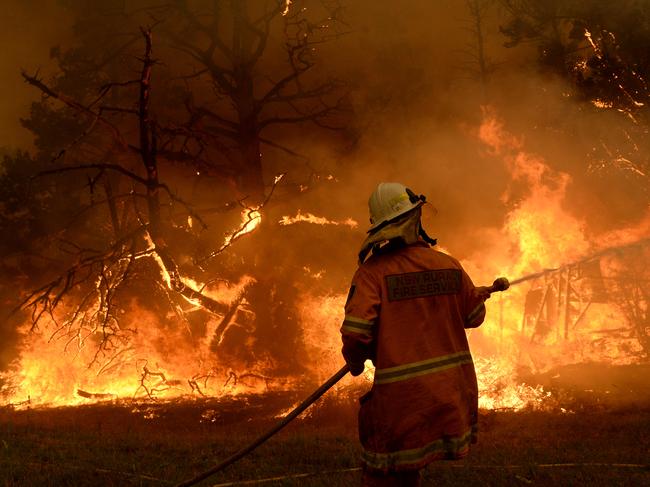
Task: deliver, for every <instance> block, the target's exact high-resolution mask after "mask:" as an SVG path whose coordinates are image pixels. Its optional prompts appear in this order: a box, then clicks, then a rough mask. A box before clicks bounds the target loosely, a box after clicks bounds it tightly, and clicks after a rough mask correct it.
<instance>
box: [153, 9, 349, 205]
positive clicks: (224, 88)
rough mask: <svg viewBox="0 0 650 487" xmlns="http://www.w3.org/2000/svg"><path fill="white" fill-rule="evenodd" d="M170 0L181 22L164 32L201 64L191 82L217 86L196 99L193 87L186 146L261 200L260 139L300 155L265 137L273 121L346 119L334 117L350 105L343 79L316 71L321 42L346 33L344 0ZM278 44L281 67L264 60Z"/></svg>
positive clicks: (328, 125) (330, 123) (332, 122)
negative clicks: (317, 0)
mask: <svg viewBox="0 0 650 487" xmlns="http://www.w3.org/2000/svg"><path fill="white" fill-rule="evenodd" d="M172 5H173V10H172V13H173V18H174V19H179V20H178V21H175V22H174V23H173V25H172V24H171V23H168V24H166V30H165V35H167V36H168V38H169V39H171V45H172V46H173V47H174V48H175V49H177V50H179V51H180V52H182V53H184V54H185V55H187V56H188V57H189V59H191V60H192V61H193V63H194V64H195V68H194V72H193V73H192V74H191V75H189V76H185V81H188V80H190V79H192V80H195V81H196V80H198V81H199V82H204V81H207V82H208V84H209V86H210V87H211V90H210V93H212V96H211V97H210V98H209V99H205V100H201V101H198V100H197V99H196V98H197V95H196V93H198V92H200V91H201V90H200V89H192V90H191V91H190V92H189V93H188V97H187V100H186V109H187V111H188V113H189V118H188V120H187V121H186V123H185V124H183V125H182V126H178V127H177V128H176V129H177V130H179V131H184V132H185V133H186V134H187V137H188V138H187V140H185V141H184V144H185V145H184V147H183V148H182V150H183V151H185V152H188V151H189V152H190V153H191V154H192V158H193V159H194V160H204V161H206V163H205V165H204V169H205V170H206V171H208V172H210V173H213V174H214V173H216V174H220V175H222V176H224V177H226V178H227V179H229V180H231V181H232V183H233V185H234V187H235V188H236V189H237V190H238V192H239V194H240V197H241V198H245V197H248V198H249V200H248V201H250V205H252V206H254V205H257V204H259V203H260V202H261V201H263V200H264V199H265V196H264V193H265V181H264V171H263V163H262V154H263V146H268V147H273V148H275V149H279V150H281V151H283V152H284V153H285V154H289V155H291V156H295V155H297V154H296V153H295V152H294V151H293V150H292V149H291V148H289V147H287V146H285V145H284V144H283V143H282V142H281V141H280V140H278V139H277V138H275V137H274V136H273V135H268V134H270V133H271V131H272V128H273V127H277V126H281V125H287V124H300V123H306V122H311V123H314V124H316V125H317V126H319V127H322V128H325V129H331V130H336V129H339V128H341V127H342V124H341V122H340V120H338V119H337V116H339V115H340V114H341V112H342V111H343V109H344V105H345V92H344V91H343V89H342V88H343V83H341V82H340V81H339V80H336V79H329V78H325V79H322V78H320V77H318V76H317V75H316V73H314V67H315V66H316V65H317V60H316V53H317V49H318V48H319V47H321V45H322V44H324V43H326V42H328V41H329V40H331V39H334V38H336V37H338V36H340V35H341V34H342V30H341V29H342V23H341V20H340V15H341V7H340V5H339V4H338V2H334V1H331V2H329V3H321V4H320V5H315V4H314V3H311V4H308V3H307V2H302V1H296V2H292V3H291V5H289V4H288V3H287V2H286V1H284V0H266V1H249V0H236V1H235V0H226V1H223V0H222V1H219V0H210V1H207V0H206V1H198V2H189V1H188V0H177V1H175V2H173V3H172ZM312 11H314V13H312ZM271 41H274V42H273V44H274V45H273V46H272V45H271V44H272V43H271ZM278 45H279V46H281V48H282V49H283V50H284V52H285V54H284V58H285V62H284V65H283V66H281V67H278V66H277V65H268V64H265V59H264V56H265V54H266V53H267V51H272V55H276V54H277V49H278ZM194 86H195V85H194ZM210 147H214V148H216V151H214V150H213V151H211V150H210ZM176 149H178V148H176ZM175 152H179V151H178V150H176V151H175ZM208 153H210V155H209V157H204V156H205V155H206V154H208ZM207 161H210V162H207Z"/></svg>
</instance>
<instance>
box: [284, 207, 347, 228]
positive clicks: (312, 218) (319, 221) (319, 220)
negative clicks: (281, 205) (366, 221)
mask: <svg viewBox="0 0 650 487" xmlns="http://www.w3.org/2000/svg"><path fill="white" fill-rule="evenodd" d="M299 222H304V223H313V224H314V225H337V226H338V225H344V226H346V227H350V228H357V227H358V226H359V222H357V221H356V220H353V219H352V218H346V219H345V220H341V221H336V220H330V219H328V218H325V217H322V216H316V215H314V214H313V213H302V212H301V211H300V210H298V213H296V215H295V216H289V215H284V216H283V217H282V219H281V220H280V221H279V222H278V223H280V225H293V224H295V223H299Z"/></svg>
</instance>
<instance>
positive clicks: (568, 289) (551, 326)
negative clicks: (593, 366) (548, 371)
mask: <svg viewBox="0 0 650 487" xmlns="http://www.w3.org/2000/svg"><path fill="white" fill-rule="evenodd" d="M649 253H650V238H646V239H642V240H638V241H636V242H633V243H629V244H626V245H621V246H616V247H608V248H606V249H603V250H601V251H599V252H597V253H595V254H592V255H590V256H588V257H585V258H583V259H581V260H578V261H576V262H572V263H569V264H565V265H562V266H560V267H557V268H554V269H546V270H544V271H541V272H538V273H535V274H531V275H529V276H526V277H523V278H521V279H517V280H516V281H513V283H512V284H513V285H514V284H518V283H521V282H525V281H531V282H532V286H531V288H530V290H529V291H528V292H527V294H526V296H525V300H524V309H523V313H522V319H521V325H520V331H521V334H522V335H524V336H525V337H527V338H528V340H529V341H530V343H541V342H542V341H552V342H560V341H571V340H572V339H573V335H574V334H576V333H577V332H578V331H580V329H581V327H582V326H584V325H585V324H586V323H587V322H589V321H590V317H593V316H594V315H596V314H597V313H599V311H600V310H601V309H602V308H603V307H609V306H612V305H615V306H616V307H618V308H619V309H620V310H621V311H622V312H623V314H624V315H625V317H626V319H627V321H628V326H620V325H621V324H617V326H614V327H611V328H601V329H589V333H590V334H591V335H592V337H593V340H594V341H598V340H603V339H605V337H607V336H611V337H616V338H623V337H625V338H634V339H636V340H638V341H639V344H640V346H641V347H642V351H641V352H642V354H644V355H645V356H646V357H647V356H650V272H648V268H647V266H645V265H643V262H644V261H647V260H646V259H647V256H648V254H649ZM499 321H500V324H501V326H503V314H502V311H501V312H500V313H499ZM630 334H631V336H630Z"/></svg>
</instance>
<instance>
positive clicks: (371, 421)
mask: <svg viewBox="0 0 650 487" xmlns="http://www.w3.org/2000/svg"><path fill="white" fill-rule="evenodd" d="M424 203H425V197H424V196H422V195H419V196H418V195H416V194H415V193H414V192H413V191H411V190H409V189H408V188H406V187H405V186H404V185H403V184H399V183H381V184H379V186H378V187H377V189H376V190H375V191H374V193H373V194H372V195H371V197H370V200H369V209H370V223H371V226H370V229H369V230H368V237H367V238H366V240H365V242H364V243H363V246H362V248H361V251H360V253H359V267H358V269H357V271H356V273H355V274H354V277H353V279H352V285H351V287H350V292H349V294H348V299H347V302H346V304H345V319H344V321H343V325H342V326H341V334H342V339H343V357H344V358H345V361H346V362H347V364H348V365H349V367H350V370H351V373H352V375H359V374H361V373H362V372H363V370H364V362H365V361H366V360H371V361H372V362H373V364H374V365H375V379H374V384H373V386H372V388H371V389H370V391H369V392H368V393H367V394H365V395H364V396H362V397H361V399H360V403H361V407H360V410H359V438H360V440H361V444H362V446H363V453H362V462H363V465H364V469H363V470H364V473H363V481H362V485H364V486H417V485H419V483H420V472H421V469H422V468H423V467H424V466H425V465H427V464H428V463H430V462H432V461H434V460H439V459H459V458H462V457H464V456H465V455H467V453H468V449H469V445H470V443H473V442H475V441H476V433H477V428H476V427H477V413H478V388H477V383H476V374H475V371H474V365H473V363H472V357H471V355H470V351H469V345H468V342H467V337H466V335H465V328H474V327H477V326H479V325H480V324H481V323H482V322H483V319H484V317H485V305H484V301H485V299H487V298H488V297H489V291H488V288H486V287H475V286H474V284H473V283H472V280H471V279H470V278H469V276H468V275H467V274H466V273H465V271H464V270H463V268H462V266H461V265H460V263H459V262H458V261H457V260H456V259H454V258H453V257H450V256H449V255H447V254H444V253H442V252H438V251H436V250H434V249H433V248H432V247H433V246H434V245H435V244H436V241H435V240H434V239H432V238H430V237H429V236H428V235H427V234H426V232H425V231H424V230H423V228H422V225H421V222H420V218H421V212H422V205H423V204H424ZM368 254H372V255H371V256H370V257H369V258H368V259H367V260H366V257H367V256H368Z"/></svg>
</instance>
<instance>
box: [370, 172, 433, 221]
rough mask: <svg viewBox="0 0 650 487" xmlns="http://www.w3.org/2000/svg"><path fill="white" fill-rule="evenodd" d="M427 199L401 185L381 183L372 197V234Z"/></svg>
mask: <svg viewBox="0 0 650 487" xmlns="http://www.w3.org/2000/svg"><path fill="white" fill-rule="evenodd" d="M425 201H426V198H425V197H424V196H423V195H419V196H418V195H416V194H415V193H414V192H413V191H411V190H410V189H408V188H407V187H406V186H404V185H403V184H401V183H379V185H378V186H377V189H375V191H374V192H373V193H372V195H370V199H369V200H368V208H369V210H370V228H369V229H368V232H372V231H373V230H376V229H378V228H380V227H381V226H383V225H385V224H386V223H389V222H390V221H392V220H394V219H395V218H397V217H399V216H401V215H403V214H405V213H408V212H409V211H411V210H413V209H415V208H418V207H420V206H422V205H423V204H424V202H425Z"/></svg>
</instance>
